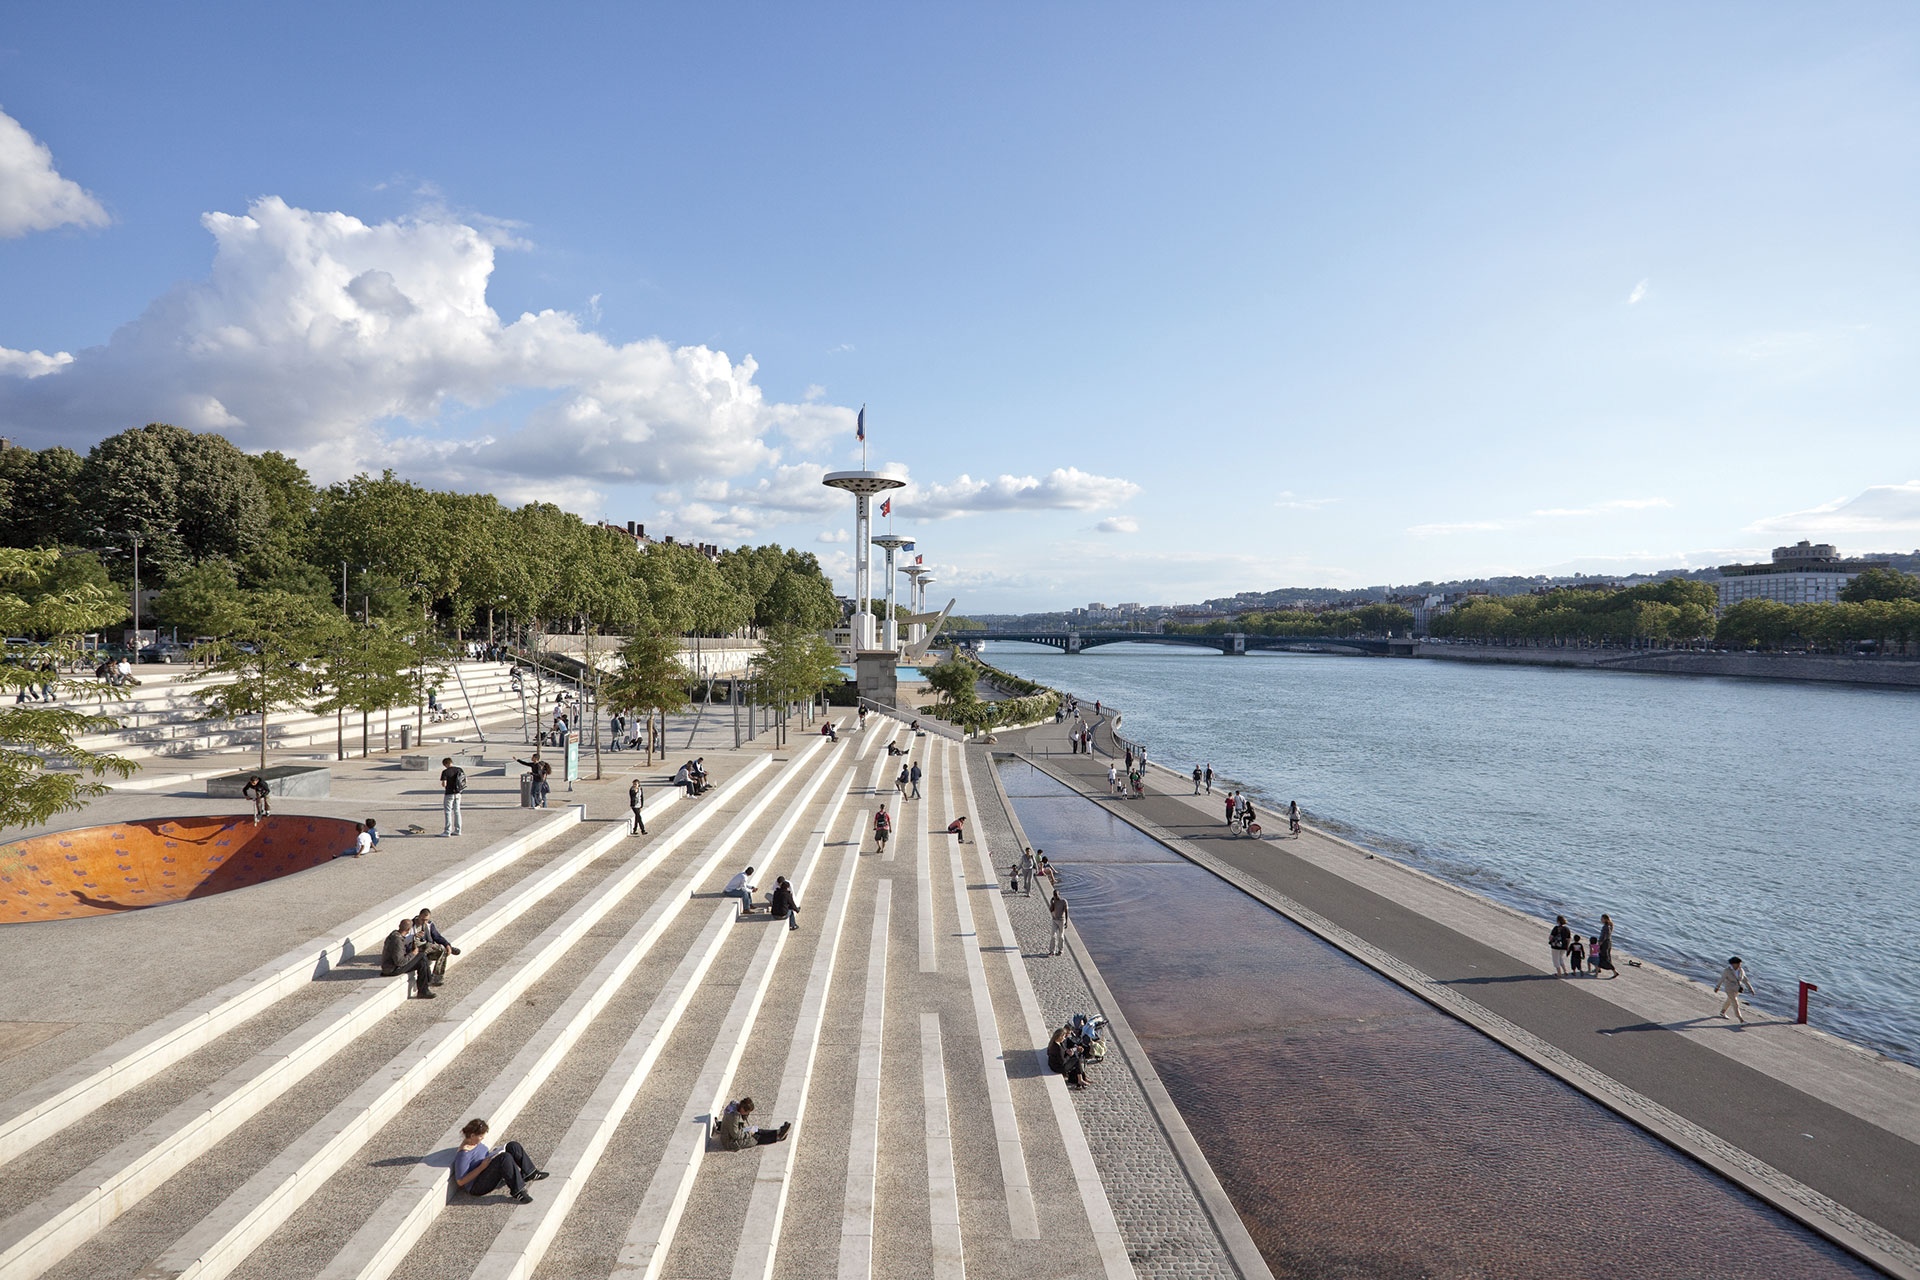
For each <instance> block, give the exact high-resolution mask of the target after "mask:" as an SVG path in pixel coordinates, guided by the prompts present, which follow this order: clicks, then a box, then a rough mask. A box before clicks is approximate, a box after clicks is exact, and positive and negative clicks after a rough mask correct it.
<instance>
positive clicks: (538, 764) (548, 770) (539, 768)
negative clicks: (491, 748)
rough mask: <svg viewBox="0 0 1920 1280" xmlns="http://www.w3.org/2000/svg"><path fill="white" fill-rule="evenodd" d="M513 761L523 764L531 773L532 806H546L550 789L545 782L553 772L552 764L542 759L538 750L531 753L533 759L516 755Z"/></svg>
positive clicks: (541, 807) (540, 807)
mask: <svg viewBox="0 0 1920 1280" xmlns="http://www.w3.org/2000/svg"><path fill="white" fill-rule="evenodd" d="M513 762H514V763H515V764H521V765H525V766H526V767H527V772H528V773H530V774H532V775H533V807H534V808H536V809H544V808H546V807H547V793H548V792H549V791H550V790H552V787H551V785H550V784H549V783H548V782H547V778H548V777H549V776H550V775H551V774H552V773H553V766H552V765H550V764H548V763H547V762H546V761H545V760H542V759H541V758H540V753H539V752H538V751H536V752H534V753H533V759H531V760H522V759H520V758H519V757H518V756H516V757H514V761H513Z"/></svg>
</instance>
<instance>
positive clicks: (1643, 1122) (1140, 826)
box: [1028, 759, 1920, 1280]
mask: <svg viewBox="0 0 1920 1280" xmlns="http://www.w3.org/2000/svg"><path fill="white" fill-rule="evenodd" d="M1028 763H1029V764H1032V765H1033V766H1034V767H1035V768H1037V769H1039V770H1040V771H1041V772H1042V773H1045V774H1047V775H1048V776H1049V777H1055V775H1054V774H1053V772H1052V771H1051V770H1049V769H1047V768H1046V767H1045V766H1044V765H1041V764H1040V763H1038V762H1037V761H1034V760H1032V759H1028ZM1055 780H1056V781H1059V782H1062V783H1064V784H1065V785H1067V786H1069V787H1071V786H1073V784H1072V783H1071V782H1069V781H1067V780H1066V779H1062V778H1057V777H1056V778H1055ZM1074 789H1075V790H1076V791H1078V788H1074ZM1089 799H1091V797H1089ZM1094 803H1096V804H1098V803H1099V801H1097V800H1095V801H1094ZM1102 807H1103V808H1106V809H1108V811H1109V812H1111V813H1113V814H1115V815H1116V816H1117V817H1119V818H1120V819H1121V821H1123V822H1125V823H1126V824H1127V825H1128V826H1131V827H1133V828H1134V829H1135V830H1137V831H1139V832H1141V833H1142V834H1144V835H1146V836H1147V837H1148V838H1149V839H1151V840H1154V841H1155V842H1157V843H1159V844H1161V845H1164V846H1165V847H1166V848H1168V849H1170V850H1172V851H1173V852H1174V853H1177V854H1179V855H1180V856H1181V857H1183V858H1185V859H1186V860H1187V861H1189V862H1191V863H1193V864H1194V865H1195V866H1198V867H1201V868H1203V869H1205V870H1207V871H1210V872H1212V873H1213V874H1214V875H1216V876H1218V877H1220V879H1222V880H1224V881H1226V882H1227V883H1228V884H1230V885H1232V886H1233V887H1234V888H1237V889H1239V890H1241V891H1242V892H1244V893H1246V894H1247V895H1248V896H1249V897H1252V898H1253V899H1255V900H1256V901H1258V902H1261V903H1263V904H1264V905H1266V906H1268V907H1270V908H1272V909H1273V910H1274V911H1277V912H1279V913H1280V914H1281V915H1283V916H1285V917H1286V918H1287V919H1289V920H1291V921H1293V922H1294V923H1295V924H1297V925H1299V926H1300V927H1301V928H1303V929H1306V930H1307V931H1308V932H1310V933H1312V934H1314V935H1315V936H1317V937H1319V938H1320V939H1322V940H1323V941H1325V942H1327V943H1328V944H1329V945H1331V946H1334V947H1337V948H1338V949H1339V950H1341V951H1343V952H1345V953H1346V954H1348V955H1350V956H1352V957H1353V958H1354V959H1356V960H1358V961H1360V962H1361V963H1362V964H1364V965H1366V966H1367V967H1368V968H1370V969H1372V970H1374V971H1375V972H1376V973H1378V974H1380V975H1381V976H1382V977H1384V978H1386V979H1388V980H1389V981H1391V982H1393V983H1394V984H1395V985H1397V986H1400V987H1403V988H1404V989H1406V990H1407V991H1409V992H1411V993H1412V994H1414V995H1415V996H1418V997H1419V998H1420V999H1422V1000H1424V1001H1426V1002H1427V1003H1428V1004H1430V1005H1432V1006H1434V1007H1435V1008H1436V1009H1438V1010H1440V1011H1441V1012H1442V1013H1445V1014H1448V1015H1449V1016H1451V1017H1453V1018H1456V1019H1458V1020H1459V1021H1461V1022H1464V1023H1466V1024H1467V1025H1468V1026H1470V1027H1472V1028H1473V1029H1474V1030H1476V1031H1478V1032H1480V1033H1481V1034H1483V1035H1485V1036H1487V1037H1488V1038H1489V1039H1491V1040H1493V1041H1494V1042H1495V1043H1497V1044H1499V1045H1501V1046H1502V1047H1504V1048H1506V1049H1508V1050H1511V1051H1512V1052H1513V1053H1516V1054H1518V1055H1519V1056H1521V1057H1523V1058H1525V1059H1527V1060H1528V1061H1529V1062H1532V1063H1533V1064H1534V1065H1535V1066H1537V1067H1539V1068H1541V1069H1542V1070H1544V1071H1546V1072H1547V1073H1548V1074H1550V1075H1552V1076H1554V1077H1555V1078H1556V1079H1559V1080H1560V1081H1562V1082H1563V1083H1565V1084H1567V1085H1570V1086H1571V1087H1573V1088H1574V1089H1577V1090H1579V1091H1580V1092H1581V1093H1583V1094H1585V1095H1586V1096H1587V1097H1589V1098H1591V1099H1592V1100H1593V1101H1595V1102H1597V1103H1599V1104H1600V1105H1601V1106H1603V1107H1605V1108H1607V1110H1609V1111H1612V1112H1613V1113H1615V1114H1616V1115H1618V1116H1620V1117H1621V1118H1623V1119H1625V1120H1627V1121H1629V1122H1631V1123H1633V1124H1635V1125H1637V1126H1639V1127H1640V1128H1642V1129H1644V1130H1645V1131H1646V1132H1648V1133H1650V1134H1652V1135H1653V1136H1654V1137H1656V1138H1658V1139H1660V1141H1662V1142H1664V1143H1666V1144H1667V1145H1668V1146H1670V1147H1672V1148H1673V1149H1674V1150H1676V1151H1678V1152H1680V1153H1681V1154H1683V1155H1685V1156H1687V1157H1689V1158H1690V1159H1692V1160H1694V1161H1695V1162H1697V1163H1699V1164H1701V1165H1703V1166H1705V1167H1706V1168H1708V1169H1711V1170H1712V1171H1713V1172H1714V1173H1717V1174H1719V1175H1720V1176H1721V1177H1723V1178H1725V1179H1727V1181H1729V1182H1731V1183H1733V1184H1734V1185H1735V1186H1738V1187H1740V1188H1741V1189H1743V1190H1745V1191H1747V1192H1748V1193H1749V1194H1751V1195H1753V1196H1756V1197H1757V1198H1759V1199H1760V1200H1763V1201H1765V1202H1766V1203H1767V1204H1769V1205H1771V1206H1773V1207H1774V1208H1775V1209H1778V1210H1779V1211H1780V1212H1782V1213H1784V1214H1786V1215H1787V1216H1788V1217H1790V1218H1792V1219H1794V1220H1795V1221H1796V1222H1799V1223H1800V1224H1801V1225H1803V1226H1805V1227H1807V1228H1808V1229H1809V1230H1811V1231H1813V1232H1814V1233H1815V1234H1816V1235H1819V1236H1821V1237H1823V1238H1825V1239H1826V1240H1828V1241H1831V1242H1832V1243H1833V1244H1835V1245H1838V1246H1839V1247H1840V1248H1842V1249H1844V1250H1846V1251H1847V1252H1848V1253H1851V1254H1853V1255H1854V1256H1855V1257H1858V1258H1860V1259H1861V1260H1862V1261H1865V1262H1867V1263H1869V1264H1870V1265H1872V1266H1875V1267H1878V1268H1879V1269H1880V1270H1882V1271H1884V1272H1886V1273H1887V1274H1888V1275H1891V1276H1896V1277H1899V1280H1920V1246H1916V1245H1915V1244H1913V1243H1912V1242H1910V1241H1907V1240H1904V1239H1902V1238H1901V1237H1899V1236H1896V1235H1894V1234H1893V1233H1892V1232H1891V1231H1888V1230H1887V1229H1886V1228H1884V1227H1881V1226H1879V1225H1878V1224H1877V1223H1874V1222H1871V1221H1869V1220H1868V1219H1866V1218H1863V1217H1861V1216H1860V1215H1858V1214H1856V1213H1854V1212H1853V1211H1852V1210H1849V1209H1847V1208H1846V1207H1845V1206H1843V1205H1841V1204H1840V1203H1839V1202H1838V1201H1835V1200H1833V1199H1831V1198H1829V1197H1827V1196H1825V1195H1823V1194H1821V1193H1820V1192H1818V1191H1816V1190H1814V1189H1813V1188H1812V1187H1810V1186H1807V1185H1806V1184H1805V1183H1803V1182H1801V1181H1799V1180H1798V1179H1796V1178H1791V1177H1789V1176H1788V1175H1786V1174H1784V1173H1782V1172H1781V1171H1780V1170H1778V1169H1775V1168H1774V1167H1773V1166H1772V1165H1769V1164H1767V1163H1766V1162H1765V1161H1763V1160H1760V1159H1759V1158H1758V1157H1756V1156H1754V1155H1752V1154H1751V1153H1749V1152H1746V1151H1744V1150H1742V1149H1740V1148H1739V1147H1736V1146H1734V1145H1733V1144H1732V1143H1730V1142H1727V1141H1726V1140H1725V1139H1723V1138H1721V1137H1719V1136H1718V1135H1717V1134H1714V1133H1712V1132H1711V1131H1710V1130H1707V1129H1705V1128H1703V1127H1701V1126H1700V1125H1697V1124H1695V1123H1693V1122H1692V1121H1690V1120H1687V1119H1686V1118H1685V1117H1683V1116H1681V1115H1679V1114H1678V1113H1676V1112H1674V1111H1671V1110H1669V1109H1668V1108H1666V1107H1664V1106H1662V1105H1661V1104H1659V1103H1657V1102H1655V1101H1654V1100H1653V1099H1651V1098H1648V1097H1647V1096H1645V1095H1644V1094H1641V1093H1639V1092H1637V1091H1636V1090H1633V1089H1629V1088H1627V1087H1626V1086H1625V1085H1623V1084H1621V1083H1620V1082H1619V1081H1617V1080H1614V1079H1613V1078H1612V1077H1611V1076H1608V1075H1606V1074H1604V1073H1602V1072H1600V1071H1598V1070H1596V1069H1595V1068H1593V1067H1592V1066H1590V1065H1588V1064H1587V1063H1585V1062H1582V1061H1581V1060H1580V1059H1578V1058H1576V1057H1574V1056H1573V1055H1572V1054H1570V1053H1567V1052H1566V1051H1565V1050H1563V1049H1560V1048H1559V1047H1557V1046H1555V1045H1553V1044H1550V1043H1548V1042H1547V1041H1545V1040H1543V1039H1541V1038H1540V1037H1538V1036H1536V1035H1534V1034H1533V1033H1532V1032H1529V1031H1527V1030H1525V1029H1524V1028H1522V1027H1520V1026H1518V1025H1516V1024H1514V1023H1511V1022H1508V1021H1507V1020H1506V1019H1505V1018H1502V1017H1500V1016H1499V1015H1498V1014H1496V1013H1494V1012H1493V1011H1492V1010H1490V1009H1487V1008H1485V1007H1483V1006H1481V1005H1479V1004H1477V1003H1475V1002H1474V1001H1472V1000H1469V999H1467V998H1466V997H1464V996H1461V995H1459V994H1458V993H1456V992H1454V991H1453V990H1452V989H1451V988H1447V987H1442V986H1441V985H1440V984H1439V983H1437V982H1435V981H1434V980H1433V979H1432V978H1431V977H1429V976H1428V975H1426V974H1425V973H1422V972H1421V971H1420V970H1418V969H1416V968H1414V967H1413V966H1412V965H1409V964H1406V963H1404V962H1402V961H1400V960H1399V959H1397V958H1396V957H1394V956H1392V955H1390V954H1389V953H1387V952H1385V951H1382V950H1380V949H1379V948H1377V947H1374V946H1373V945H1372V944H1370V943H1368V942H1367V941H1366V940H1364V939H1362V938H1360V937H1359V936H1358V935H1356V934H1353V933H1350V932H1348V931H1347V930H1346V929H1343V928H1341V927H1340V926H1339V925H1336V924H1334V923H1333V922H1332V921H1330V920H1327V919H1325V918H1324V917H1322V916H1320V915H1319V914H1318V913H1316V912H1314V911H1311V910H1309V909H1308V908H1306V907H1305V906H1303V905H1301V904H1300V903H1297V902H1295V901H1293V900H1292V899H1291V898H1288V897H1286V896H1285V895H1283V894H1279V893H1275V892H1274V891H1272V890H1271V889H1269V888H1267V887H1266V886H1265V885H1263V884H1260V883H1259V882H1258V881H1255V880H1252V879H1251V878H1250V877H1247V876H1245V875H1243V874H1242V873H1241V872H1239V871H1238V869H1236V868H1234V867H1232V866H1229V865H1228V864H1226V863H1224V862H1221V861H1220V860H1219V859H1217V858H1214V857H1212V856H1211V855H1210V854H1208V853H1206V852H1205V851H1203V850H1200V849H1197V848H1192V847H1190V846H1189V842H1188V841H1186V840H1183V839H1181V838H1180V837H1178V836H1176V835H1173V834H1172V833H1171V832H1168V831H1166V830H1164V829H1162V828H1160V827H1158V826H1157V825H1156V824H1154V823H1151V822H1147V821H1145V820H1144V819H1140V818H1136V817H1134V816H1132V815H1130V814H1128V813H1126V812H1125V811H1124V809H1121V808H1117V807H1113V806H1102ZM1183 846H1188V847H1183ZM1441 883H1444V882H1441ZM1448 887H1452V886H1448Z"/></svg>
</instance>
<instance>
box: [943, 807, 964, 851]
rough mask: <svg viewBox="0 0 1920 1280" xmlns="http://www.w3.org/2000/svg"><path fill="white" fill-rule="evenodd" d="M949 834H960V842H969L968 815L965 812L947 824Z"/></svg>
mask: <svg viewBox="0 0 1920 1280" xmlns="http://www.w3.org/2000/svg"><path fill="white" fill-rule="evenodd" d="M947 834H948V835H950V836H959V837H960V843H961V844H965V843H966V842H967V815H966V814H964V813H963V814H961V815H960V816H959V817H957V818H955V819H954V820H953V821H952V822H949V823H948V824H947Z"/></svg>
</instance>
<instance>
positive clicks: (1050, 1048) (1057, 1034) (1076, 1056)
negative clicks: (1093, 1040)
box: [1047, 1027, 1087, 1089]
mask: <svg viewBox="0 0 1920 1280" xmlns="http://www.w3.org/2000/svg"><path fill="white" fill-rule="evenodd" d="M1047 1066H1048V1067H1050V1068H1052V1070H1053V1072H1054V1074H1056V1075H1062V1076H1065V1077H1066V1078H1067V1088H1069V1089H1084V1088H1086V1087H1087V1065H1086V1060H1085V1059H1084V1058H1083V1057H1082V1056H1081V1053H1080V1047H1079V1046H1078V1045H1076V1044H1073V1043H1071V1042H1069V1040H1068V1039H1067V1029H1066V1028H1065V1027H1057V1028H1055V1029H1054V1033H1053V1039H1051V1040H1049V1041H1047Z"/></svg>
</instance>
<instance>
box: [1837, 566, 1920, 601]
mask: <svg viewBox="0 0 1920 1280" xmlns="http://www.w3.org/2000/svg"><path fill="white" fill-rule="evenodd" d="M1840 598H1841V599H1842V600H1845V601H1846V602H1847V603H1849V604H1865V603H1866V602H1867V601H1869V600H1920V577H1916V576H1914V575H1913V574H1911V573H1902V572H1900V570H1898V569H1862V570H1861V571H1860V572H1859V573H1857V574H1855V575H1854V576H1853V578H1852V579H1851V580H1850V581H1849V582H1848V583H1847V585H1846V586H1844V587H1842V588H1840Z"/></svg>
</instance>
